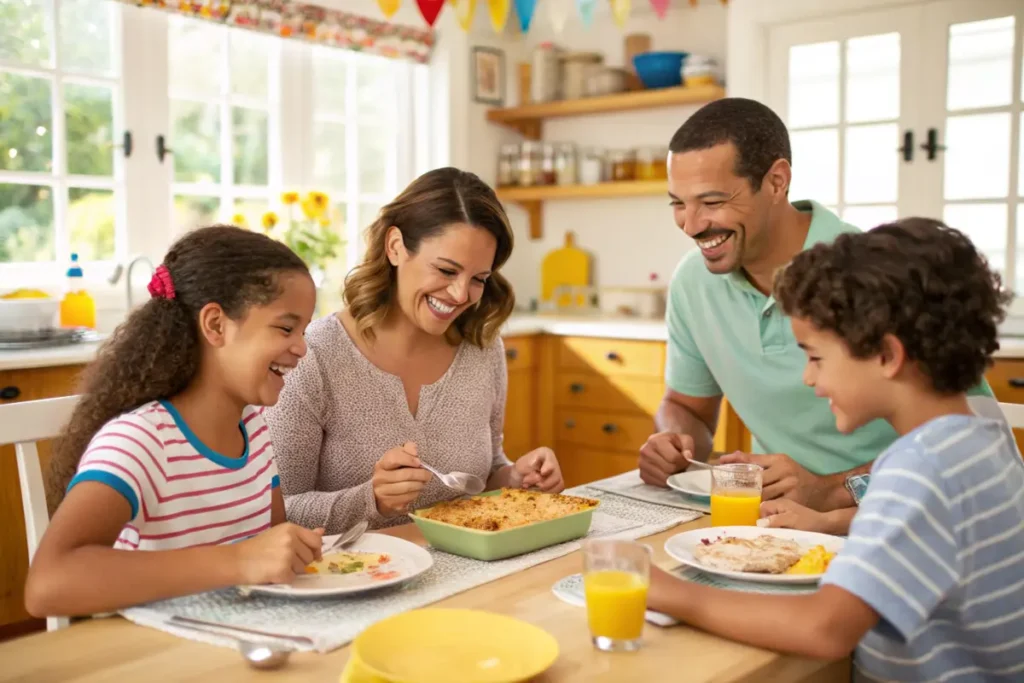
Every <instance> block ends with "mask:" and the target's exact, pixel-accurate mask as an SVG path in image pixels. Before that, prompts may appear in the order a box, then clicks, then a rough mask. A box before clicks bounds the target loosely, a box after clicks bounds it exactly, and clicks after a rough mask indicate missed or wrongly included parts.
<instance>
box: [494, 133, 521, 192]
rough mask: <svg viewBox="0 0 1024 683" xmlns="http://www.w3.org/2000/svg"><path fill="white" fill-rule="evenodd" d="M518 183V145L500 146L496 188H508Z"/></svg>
mask: <svg viewBox="0 0 1024 683" xmlns="http://www.w3.org/2000/svg"><path fill="white" fill-rule="evenodd" d="M518 183H519V145H517V144H515V143H511V144H505V145H502V146H501V152H500V153H499V154H498V187H508V186H510V185H517V184H518Z"/></svg>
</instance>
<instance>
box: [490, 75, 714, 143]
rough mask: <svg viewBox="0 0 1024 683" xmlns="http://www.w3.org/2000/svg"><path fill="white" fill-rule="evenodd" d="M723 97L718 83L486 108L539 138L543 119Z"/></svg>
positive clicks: (496, 117)
mask: <svg viewBox="0 0 1024 683" xmlns="http://www.w3.org/2000/svg"><path fill="white" fill-rule="evenodd" d="M722 97H725V89H724V88H722V87H721V86H718V85H702V86H696V87H692V88H687V87H677V88H659V89H656V90H632V91H629V92H623V93H615V94H613V95H600V96H598V97H585V98H583V99H579V100H562V101H559V102H541V103H538V104H526V105H523V106H521V107H508V108H506V109H490V110H488V112H487V120H488V121H490V122H491V123H500V124H502V125H504V126H508V127H509V128H513V129H515V130H517V131H519V132H520V133H522V134H523V136H524V137H526V138H529V139H530V140H539V139H540V137H541V133H542V124H543V122H544V119H556V118H565V117H568V116H588V115H590V114H605V113H610V112H622V111H634V110H639V109H654V108H658V107H672V106H680V105H686V104H701V103H703V102H710V101H712V100H717V99H720V98H722Z"/></svg>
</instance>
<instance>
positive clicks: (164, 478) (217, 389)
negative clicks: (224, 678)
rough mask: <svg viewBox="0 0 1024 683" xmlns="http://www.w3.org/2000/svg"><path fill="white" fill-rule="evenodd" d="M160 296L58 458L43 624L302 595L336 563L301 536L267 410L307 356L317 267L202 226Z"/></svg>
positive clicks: (32, 588) (110, 360)
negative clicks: (298, 579) (232, 594)
mask: <svg viewBox="0 0 1024 683" xmlns="http://www.w3.org/2000/svg"><path fill="white" fill-rule="evenodd" d="M149 291H150V294H152V296H153V298H152V299H151V300H150V301H148V302H147V303H146V304H145V305H144V306H142V307H141V308H139V309H138V310H136V311H135V312H133V313H132V314H131V315H130V317H129V318H128V320H127V321H126V322H125V323H124V324H123V325H121V326H120V327H119V328H118V329H117V331H116V332H115V333H114V335H113V336H112V337H111V339H110V340H109V341H108V342H107V343H106V344H105V345H104V347H103V348H102V349H101V351H100V354H99V357H98V358H97V359H96V361H95V362H93V363H92V364H91V365H90V367H89V368H88V370H87V371H86V375H85V379H84V391H83V395H82V398H81V401H80V402H79V404H78V405H77V407H76V408H75V411H74V413H73V415H72V417H71V422H70V424H69V425H68V427H67V429H66V431H65V433H64V434H63V436H62V437H61V438H60V440H59V442H58V443H57V445H56V450H55V452H54V456H53V460H52V461H51V473H50V474H51V476H50V481H49V484H50V486H51V487H52V488H51V490H50V491H49V492H48V493H49V494H50V502H51V506H53V507H56V504H57V503H59V507H57V509H56V512H55V514H53V519H52V521H51V522H50V525H49V528H48V529H47V530H46V534H45V535H44V537H43V540H42V543H41V544H40V546H39V549H38V552H37V553H36V555H35V558H34V560H33V563H32V567H31V569H30V571H29V576H28V582H27V584H26V588H25V603H26V606H27V608H28V611H29V612H31V613H32V614H34V615H36V616H39V617H43V616H66V615H68V616H69V615H79V614H92V613H95V612H104V611H112V610H116V609H119V608H123V607H127V606H130V605H135V604H139V603H144V602H150V601H153V600H160V599H163V598H170V597H174V596H179V595H187V594H190V593H197V592H201V591H206V590H212V589H216V588H222V587H226V586H232V585H237V584H253V583H275V582H286V581H289V580H291V579H292V578H293V577H294V574H295V573H296V572H301V571H302V570H303V568H304V566H305V565H306V564H307V563H309V562H310V561H312V560H314V559H317V558H318V557H319V555H320V545H321V534H322V530H315V531H311V530H309V529H304V528H302V527H299V526H295V525H293V524H287V523H285V511H284V502H283V500H282V498H281V493H280V490H279V488H278V477H277V469H276V467H275V465H274V461H273V451H272V449H271V445H270V438H269V435H268V433H267V427H266V425H265V424H264V422H263V417H262V414H261V413H262V408H254V407H252V406H269V405H273V404H274V403H275V402H276V401H277V397H278V395H279V394H280V393H281V389H283V388H284V376H285V375H286V374H287V373H288V372H289V371H290V370H291V369H292V368H293V367H295V365H296V364H297V363H298V361H299V359H300V358H302V356H303V355H305V353H306V344H305V341H304V339H303V332H304V330H305V328H306V325H307V324H309V321H310V318H311V317H312V315H313V308H314V303H315V298H316V293H315V289H314V286H313V281H312V280H311V279H310V276H309V272H308V270H307V269H306V266H305V264H303V262H302V260H301V259H299V257H298V256H296V255H295V254H294V253H292V252H291V251H290V250H289V249H288V248H287V247H285V246H284V245H282V244H280V243H279V242H275V241H274V240H272V239H270V238H268V237H265V236H263V235H259V234H256V233H253V232H249V231H247V230H242V229H240V228H234V227H226V226H224V227H222V226H216V227H210V228H202V229H199V230H196V231H194V232H191V233H189V234H188V235H186V236H184V237H183V238H181V239H180V240H179V241H178V242H177V243H176V244H175V245H173V246H172V247H171V250H170V251H169V252H168V253H167V256H166V257H165V260H164V264H163V265H161V266H160V267H159V268H157V269H156V272H155V274H154V275H153V279H152V281H151V282H150V284H149ZM65 492H66V493H65ZM61 499H63V501H62V500H61ZM236 541H237V542H236ZM136 550H148V551H154V552H134V551H136Z"/></svg>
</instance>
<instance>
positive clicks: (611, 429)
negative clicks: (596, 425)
mask: <svg viewBox="0 0 1024 683" xmlns="http://www.w3.org/2000/svg"><path fill="white" fill-rule="evenodd" d="M601 431H602V432H604V433H605V434H614V433H615V432H617V431H619V428H618V427H617V426H616V425H614V424H612V423H611V422H609V423H607V424H604V425H601Z"/></svg>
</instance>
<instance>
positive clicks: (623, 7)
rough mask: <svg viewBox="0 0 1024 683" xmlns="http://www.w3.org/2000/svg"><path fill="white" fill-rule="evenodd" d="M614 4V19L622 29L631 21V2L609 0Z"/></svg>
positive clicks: (627, 0)
mask: <svg viewBox="0 0 1024 683" xmlns="http://www.w3.org/2000/svg"><path fill="white" fill-rule="evenodd" d="M609 2H611V4H612V19H614V20H615V25H616V26H618V27H619V28H622V27H623V26H625V25H626V22H627V21H629V12H630V10H631V9H632V4H631V2H630V0H609Z"/></svg>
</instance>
